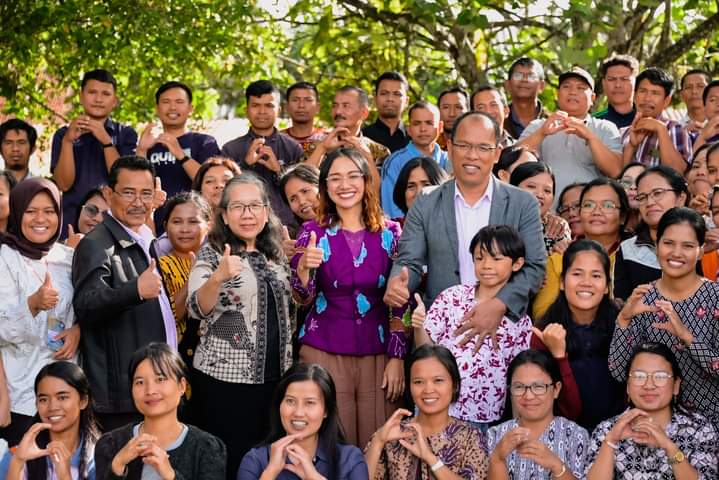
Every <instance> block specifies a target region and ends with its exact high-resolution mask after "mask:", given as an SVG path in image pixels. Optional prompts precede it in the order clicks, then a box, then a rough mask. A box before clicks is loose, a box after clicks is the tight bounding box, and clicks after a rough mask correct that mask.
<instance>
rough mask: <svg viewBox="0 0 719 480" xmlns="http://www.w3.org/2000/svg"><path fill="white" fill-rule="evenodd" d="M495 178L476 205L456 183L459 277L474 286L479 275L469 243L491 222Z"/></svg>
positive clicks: (455, 205)
mask: <svg viewBox="0 0 719 480" xmlns="http://www.w3.org/2000/svg"><path fill="white" fill-rule="evenodd" d="M494 182H495V180H494V178H493V177H490V179H489V183H488V184H487V189H486V190H485V191H484V195H482V198H480V199H479V200H478V201H477V203H475V204H474V205H469V204H468V203H467V202H466V201H465V199H464V197H463V196H462V192H460V191H459V186H458V185H457V183H456V181H455V185H454V216H455V218H456V220H457V239H458V241H459V244H458V245H457V247H458V250H459V278H460V280H461V281H462V284H463V285H472V286H474V285H475V284H476V283H477V276H476V275H475V274H474V260H473V256H472V254H471V253H469V244H470V243H472V238H474V236H475V235H476V234H477V232H478V231H479V230H480V229H481V228H482V227H486V226H487V225H488V224H489V210H490V209H491V208H492V194H493V193H494Z"/></svg>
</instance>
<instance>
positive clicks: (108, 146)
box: [102, 142, 115, 149]
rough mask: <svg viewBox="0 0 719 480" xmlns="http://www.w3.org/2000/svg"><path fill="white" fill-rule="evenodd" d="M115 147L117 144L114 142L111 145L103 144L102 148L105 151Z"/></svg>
mask: <svg viewBox="0 0 719 480" xmlns="http://www.w3.org/2000/svg"><path fill="white" fill-rule="evenodd" d="M114 146H115V144H114V143H112V142H110V143H103V144H102V148H103V149H105V148H110V147H114Z"/></svg>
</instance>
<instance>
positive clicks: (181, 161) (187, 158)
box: [177, 155, 192, 165]
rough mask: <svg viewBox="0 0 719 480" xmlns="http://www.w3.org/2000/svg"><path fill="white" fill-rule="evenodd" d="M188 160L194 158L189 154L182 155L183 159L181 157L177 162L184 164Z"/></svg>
mask: <svg viewBox="0 0 719 480" xmlns="http://www.w3.org/2000/svg"><path fill="white" fill-rule="evenodd" d="M188 160H192V158H190V156H189V155H185V156H184V157H182V158H181V159H179V160H178V161H177V163H179V164H180V165H182V164H183V163H185V162H186V161H188Z"/></svg>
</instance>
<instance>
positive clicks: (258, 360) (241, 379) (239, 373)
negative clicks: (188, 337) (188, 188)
mask: <svg viewBox="0 0 719 480" xmlns="http://www.w3.org/2000/svg"><path fill="white" fill-rule="evenodd" d="M239 256H240V257H241V258H242V272H241V273H240V274H239V275H238V276H236V277H234V278H232V279H231V280H228V281H227V282H225V283H224V284H223V285H222V287H221V289H220V294H219V297H218V299H217V303H216V305H215V307H214V308H213V309H212V311H210V312H207V313H203V312H202V309H201V308H200V304H199V301H198V298H197V291H198V290H199V289H200V287H202V285H204V283H205V282H206V281H207V279H208V278H209V277H210V275H212V273H213V272H214V271H215V270H216V269H217V267H218V265H219V263H220V258H221V255H220V253H218V252H217V251H215V249H214V248H212V246H211V245H210V244H205V245H204V246H203V247H202V248H201V249H200V251H199V253H198V254H197V261H196V262H195V266H194V267H193V268H192V271H191V272H190V279H189V280H188V291H187V295H188V298H187V311H188V314H189V315H191V316H193V317H194V318H197V319H199V320H200V344H199V345H198V346H197V349H196V351H195V357H194V360H193V362H194V367H195V368H196V369H198V370H200V371H201V372H203V373H205V374H206V375H210V376H211V377H214V378H216V379H218V380H222V381H224V382H232V383H251V384H260V383H264V381H265V366H266V364H267V362H266V357H267V355H268V354H269V353H272V352H270V351H269V350H270V346H269V345H268V343H269V341H268V336H269V335H268V331H270V330H272V328H268V324H267V321H268V318H276V319H277V320H278V326H277V327H278V329H279V364H280V374H282V373H283V372H284V371H285V370H287V369H288V368H289V367H290V365H291V363H292V332H293V331H294V317H293V316H292V315H291V310H290V303H291V300H290V298H289V292H290V290H289V288H290V278H289V273H290V272H289V270H288V269H287V267H286V266H285V265H278V264H277V263H275V262H273V261H268V260H267V258H266V257H265V256H264V255H263V254H262V253H260V252H242V253H240V254H239ZM268 287H269V288H268ZM269 295H272V296H273V297H272V299H273V300H268V296H269ZM271 303H274V305H275V310H276V312H275V315H272V314H268V311H267V309H268V305H269V304H271Z"/></svg>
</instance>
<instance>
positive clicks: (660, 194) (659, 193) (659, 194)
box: [635, 188, 675, 204]
mask: <svg viewBox="0 0 719 480" xmlns="http://www.w3.org/2000/svg"><path fill="white" fill-rule="evenodd" d="M674 191H675V190H674V189H673V188H655V189H654V190H652V191H651V192H649V193H640V194H638V195H637V196H636V197H635V198H636V200H637V202H639V203H640V204H641V203H646V202H647V199H650V198H651V199H652V201H653V202H658V201H659V200H661V199H662V198H664V195H665V194H666V193H667V192H674Z"/></svg>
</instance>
